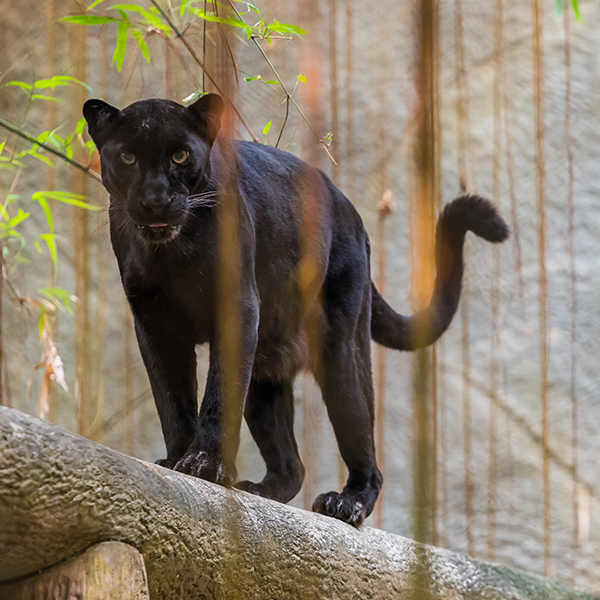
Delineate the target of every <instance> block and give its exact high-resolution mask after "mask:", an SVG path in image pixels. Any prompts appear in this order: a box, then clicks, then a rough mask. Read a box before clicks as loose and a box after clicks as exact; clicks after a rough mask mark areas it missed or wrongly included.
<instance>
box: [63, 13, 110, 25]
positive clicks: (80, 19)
mask: <svg viewBox="0 0 600 600" xmlns="http://www.w3.org/2000/svg"><path fill="white" fill-rule="evenodd" d="M59 21H62V22H63V23H73V24H74V25H104V23H114V22H116V21H118V19H115V18H114V17H101V16H100V15H73V16H72V17H63V18H62V19H59Z"/></svg>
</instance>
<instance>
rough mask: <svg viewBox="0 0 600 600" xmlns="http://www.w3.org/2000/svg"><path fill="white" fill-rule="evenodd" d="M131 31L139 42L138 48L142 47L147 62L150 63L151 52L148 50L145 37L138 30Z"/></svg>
mask: <svg viewBox="0 0 600 600" xmlns="http://www.w3.org/2000/svg"><path fill="white" fill-rule="evenodd" d="M130 31H131V33H132V34H133V37H134V38H135V39H136V40H137V43H138V46H139V47H140V50H141V51H142V54H143V56H144V58H145V59H146V62H150V51H149V50H148V44H146V40H145V39H144V36H143V35H142V34H141V33H140V32H139V31H138V30H137V29H131V30H130Z"/></svg>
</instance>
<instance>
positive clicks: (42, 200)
mask: <svg viewBox="0 0 600 600" xmlns="http://www.w3.org/2000/svg"><path fill="white" fill-rule="evenodd" d="M44 193H45V192H35V194H33V196H31V199H32V200H34V201H35V202H37V203H38V204H39V205H40V206H41V207H42V210H43V211H44V214H45V215H46V221H47V222H48V227H49V228H50V231H54V220H53V218H52V210H51V209H50V205H49V204H48V201H47V200H46V196H45V195H44Z"/></svg>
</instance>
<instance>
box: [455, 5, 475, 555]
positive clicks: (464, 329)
mask: <svg viewBox="0 0 600 600" xmlns="http://www.w3.org/2000/svg"><path fill="white" fill-rule="evenodd" d="M454 38H455V41H454V43H455V53H456V92H457V113H458V130H457V143H458V144H457V145H458V176H459V180H460V182H461V187H462V188H463V189H464V190H468V189H469V188H470V165H469V153H468V138H469V135H470V119H469V91H468V80H467V71H466V69H465V59H464V26H463V15H462V0H455V2H454ZM461 334H462V344H461V346H462V374H463V438H464V461H465V517H466V529H465V531H466V536H467V552H468V554H469V555H470V556H475V538H474V533H473V514H474V509H473V496H474V483H473V472H472V462H473V459H472V448H471V354H470V327H469V277H468V271H465V273H464V275H463V291H462V297H461Z"/></svg>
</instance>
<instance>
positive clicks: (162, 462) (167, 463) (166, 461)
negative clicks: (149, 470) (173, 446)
mask: <svg viewBox="0 0 600 600" xmlns="http://www.w3.org/2000/svg"><path fill="white" fill-rule="evenodd" d="M176 463H177V461H176V460H173V459H172V458H159V459H158V460H156V461H154V464H155V465H159V466H161V467H165V469H172V468H173V467H175V464H176Z"/></svg>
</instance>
